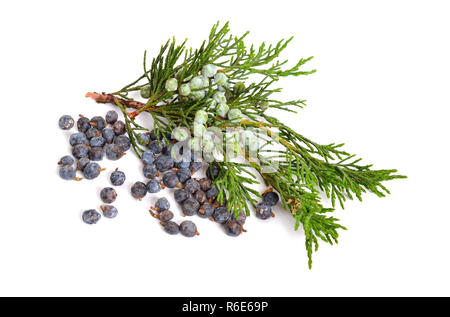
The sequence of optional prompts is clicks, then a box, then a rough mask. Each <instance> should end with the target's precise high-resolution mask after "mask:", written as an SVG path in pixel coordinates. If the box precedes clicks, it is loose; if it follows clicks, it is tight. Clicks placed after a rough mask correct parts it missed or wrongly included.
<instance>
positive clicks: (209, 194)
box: [206, 187, 219, 203]
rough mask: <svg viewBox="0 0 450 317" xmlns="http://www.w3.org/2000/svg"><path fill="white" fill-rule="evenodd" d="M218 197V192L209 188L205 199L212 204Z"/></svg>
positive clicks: (213, 188)
mask: <svg viewBox="0 0 450 317" xmlns="http://www.w3.org/2000/svg"><path fill="white" fill-rule="evenodd" d="M218 195H219V191H218V190H217V188H215V187H211V188H210V189H208V191H207V192H206V198H207V199H208V201H209V202H210V203H211V202H213V201H214V200H215V199H216V198H217V196H218Z"/></svg>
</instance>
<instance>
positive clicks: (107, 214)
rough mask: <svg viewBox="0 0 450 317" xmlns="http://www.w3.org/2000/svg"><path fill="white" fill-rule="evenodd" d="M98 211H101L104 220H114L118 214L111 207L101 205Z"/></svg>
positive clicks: (115, 209) (114, 208)
mask: <svg viewBox="0 0 450 317" xmlns="http://www.w3.org/2000/svg"><path fill="white" fill-rule="evenodd" d="M100 209H101V210H102V211H103V216H105V217H106V218H115V217H116V216H117V214H118V213H119V212H118V210H117V208H116V207H114V206H112V205H103V206H100Z"/></svg>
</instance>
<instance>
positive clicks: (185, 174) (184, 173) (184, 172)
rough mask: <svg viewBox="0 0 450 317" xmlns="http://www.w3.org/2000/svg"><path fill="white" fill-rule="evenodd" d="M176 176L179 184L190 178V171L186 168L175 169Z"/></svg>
mask: <svg viewBox="0 0 450 317" xmlns="http://www.w3.org/2000/svg"><path fill="white" fill-rule="evenodd" d="M177 176H178V179H179V181H180V183H181V184H184V183H185V182H186V181H187V180H188V179H190V178H191V171H190V170H189V169H187V168H180V169H179V170H178V171H177Z"/></svg>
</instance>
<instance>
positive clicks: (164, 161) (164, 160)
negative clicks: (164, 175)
mask: <svg viewBox="0 0 450 317" xmlns="http://www.w3.org/2000/svg"><path fill="white" fill-rule="evenodd" d="M155 166H156V169H157V170H158V171H161V172H164V171H168V170H170V169H171V168H173V159H172V157H170V156H168V155H164V154H163V155H160V156H158V157H157V158H156V160H155Z"/></svg>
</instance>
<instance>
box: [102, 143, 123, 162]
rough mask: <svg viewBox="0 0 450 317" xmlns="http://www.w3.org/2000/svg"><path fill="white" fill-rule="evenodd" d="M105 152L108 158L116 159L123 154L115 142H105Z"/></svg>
mask: <svg viewBox="0 0 450 317" xmlns="http://www.w3.org/2000/svg"><path fill="white" fill-rule="evenodd" d="M105 153H106V157H107V158H108V160H112V161H117V160H118V159H120V158H121V157H122V156H123V154H124V153H123V151H121V150H120V148H119V147H118V146H117V145H115V144H106V145H105Z"/></svg>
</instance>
